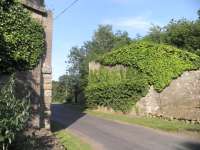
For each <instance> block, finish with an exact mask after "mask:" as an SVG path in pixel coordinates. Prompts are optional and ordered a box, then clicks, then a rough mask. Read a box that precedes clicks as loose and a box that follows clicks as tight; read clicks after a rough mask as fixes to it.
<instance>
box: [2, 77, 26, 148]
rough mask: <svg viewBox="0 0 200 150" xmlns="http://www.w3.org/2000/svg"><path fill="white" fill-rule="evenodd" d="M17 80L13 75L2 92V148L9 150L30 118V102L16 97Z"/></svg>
mask: <svg viewBox="0 0 200 150" xmlns="http://www.w3.org/2000/svg"><path fill="white" fill-rule="evenodd" d="M14 88H15V78H14V76H13V75H12V76H11V77H10V79H9V80H8V81H7V82H6V84H5V85H4V86H3V88H2V89H1V91H0V148H1V149H7V146H8V144H10V143H11V142H12V140H14V138H15V135H16V133H17V132H19V131H20V130H22V129H23V128H24V126H25V123H26V122H27V120H28V118H29V111H28V110H29V106H30V105H29V101H28V100H27V99H26V100H25V99H24V100H19V99H17V98H16V97H15V91H14Z"/></svg>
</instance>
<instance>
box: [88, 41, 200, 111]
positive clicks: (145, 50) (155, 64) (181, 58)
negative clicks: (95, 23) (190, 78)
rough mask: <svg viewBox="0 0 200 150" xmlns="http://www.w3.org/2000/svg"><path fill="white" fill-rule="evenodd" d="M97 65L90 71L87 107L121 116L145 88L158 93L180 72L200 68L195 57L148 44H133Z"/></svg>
mask: <svg viewBox="0 0 200 150" xmlns="http://www.w3.org/2000/svg"><path fill="white" fill-rule="evenodd" d="M97 61H98V62H99V63H101V64H102V66H101V67H100V69H99V70H96V71H90V74H89V78H88V79H89V84H88V87H87V89H86V96H87V103H88V105H89V106H91V107H95V106H98V105H100V106H105V107H110V108H113V109H114V110H116V111H122V112H128V111H130V110H131V108H132V106H133V105H134V104H135V103H136V102H137V101H138V100H139V99H140V98H141V97H143V96H145V95H146V94H147V91H148V89H149V86H151V85H153V86H154V88H155V89H156V90H157V91H158V92H161V91H162V90H163V89H164V88H165V87H166V86H168V85H169V84H170V82H171V81H172V80H173V79H175V78H177V77H178V76H180V75H181V74H182V73H183V72H184V71H187V70H195V69H198V68H200V57H199V56H197V55H195V54H193V53H189V52H186V51H182V50H180V49H177V48H175V47H172V46H169V45H163V44H155V43H150V42H136V43H133V44H131V45H129V46H125V47H122V48H119V49H116V50H113V51H112V52H109V53H107V54H105V55H104V56H103V57H100V58H99V59H98V60H97ZM116 65H123V66H124V69H117V68H116V67H113V66H116ZM105 66H107V67H105Z"/></svg>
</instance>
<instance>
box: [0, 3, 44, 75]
mask: <svg viewBox="0 0 200 150" xmlns="http://www.w3.org/2000/svg"><path fill="white" fill-rule="evenodd" d="M44 51H45V41H44V29H43V27H42V25H41V24H40V23H38V21H36V20H35V19H33V18H32V17H31V15H30V13H29V11H28V10H26V9H25V8H24V7H23V6H22V5H21V4H20V3H18V2H15V1H13V0H8V1H7V0H6V1H4V0H0V70H1V72H3V73H11V72H15V71H25V70H31V69H33V68H34V67H36V66H37V64H38V63H39V60H40V58H41V56H42V55H43V53H44Z"/></svg>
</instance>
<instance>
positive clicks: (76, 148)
mask: <svg viewBox="0 0 200 150" xmlns="http://www.w3.org/2000/svg"><path fill="white" fill-rule="evenodd" d="M52 126H53V129H52V130H53V131H56V130H57V131H56V132H54V134H55V136H56V137H57V138H58V140H59V142H60V144H61V145H63V146H64V148H65V149H66V150H92V147H91V146H90V145H89V144H88V143H86V142H85V141H83V140H81V139H80V138H79V137H78V136H76V135H74V134H72V133H71V132H69V131H67V129H64V130H60V129H61V128H62V127H61V125H60V124H59V123H56V122H53V123H52Z"/></svg>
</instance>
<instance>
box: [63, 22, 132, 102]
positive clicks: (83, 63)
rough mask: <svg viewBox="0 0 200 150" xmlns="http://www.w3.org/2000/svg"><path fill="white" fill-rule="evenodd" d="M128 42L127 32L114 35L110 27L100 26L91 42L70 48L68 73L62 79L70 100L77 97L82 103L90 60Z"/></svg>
mask: <svg viewBox="0 0 200 150" xmlns="http://www.w3.org/2000/svg"><path fill="white" fill-rule="evenodd" d="M130 42H131V39H130V38H129V37H128V33H127V32H122V31H118V32H116V33H114V32H113V30H112V26H110V25H100V26H99V27H98V29H97V30H96V31H95V32H94V35H93V38H92V40H91V41H87V42H85V43H84V45H83V46H81V47H80V48H79V47H72V48H71V50H70V54H69V56H68V60H69V61H68V64H69V66H68V68H67V71H68V72H67V75H65V76H66V78H64V80H65V83H66V90H67V91H68V93H71V94H70V95H71V98H72V99H75V101H77V100H76V99H77V97H79V98H80V97H81V99H78V101H82V100H83V101H82V102H84V89H85V87H86V86H87V84H88V72H89V71H88V70H89V69H88V64H89V62H90V61H91V60H94V59H96V58H97V57H99V56H100V55H102V54H104V53H107V52H109V51H110V50H111V49H113V48H118V47H121V46H123V45H127V44H130Z"/></svg>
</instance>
